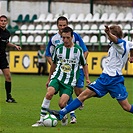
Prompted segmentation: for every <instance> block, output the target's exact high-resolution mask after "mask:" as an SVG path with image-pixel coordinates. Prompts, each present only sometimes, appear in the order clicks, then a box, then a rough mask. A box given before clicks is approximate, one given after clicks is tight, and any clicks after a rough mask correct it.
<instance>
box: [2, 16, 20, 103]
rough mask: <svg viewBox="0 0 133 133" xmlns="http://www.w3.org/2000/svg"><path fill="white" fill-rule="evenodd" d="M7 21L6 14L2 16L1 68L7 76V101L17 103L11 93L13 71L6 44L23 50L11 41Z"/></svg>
mask: <svg viewBox="0 0 133 133" xmlns="http://www.w3.org/2000/svg"><path fill="white" fill-rule="evenodd" d="M7 23H8V19H7V17H6V16H5V15H2V16H0V69H1V70H2V72H3V74H4V77H5V89H6V102H8V103H16V101H15V99H14V98H12V95H11V73H10V69H9V64H8V61H7V59H6V51H5V50H6V46H9V47H14V48H16V49H17V50H21V47H20V46H17V45H15V44H11V43H10V42H9V37H10V32H9V31H8V30H7V29H6V25H7Z"/></svg>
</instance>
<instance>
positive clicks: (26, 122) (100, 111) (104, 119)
mask: <svg viewBox="0 0 133 133" xmlns="http://www.w3.org/2000/svg"><path fill="white" fill-rule="evenodd" d="M47 77H48V76H38V75H23V74H12V95H13V97H14V98H15V99H16V101H17V102H18V103H16V104H9V103H6V102H5V89H4V83H5V81H4V76H3V75H0V133H133V115H132V114H130V113H127V112H125V111H123V110H122V108H121V107H120V106H119V105H118V103H117V101H116V100H115V99H112V98H111V97H110V95H109V94H108V95H106V96H105V97H103V98H101V99H98V98H91V99H89V100H86V101H85V103H84V104H85V106H84V109H83V110H82V111H80V110H78V109H77V110H76V116H77V123H76V124H73V125H72V124H68V125H67V126H61V124H60V121H58V125H57V126H56V127H52V128H50V127H37V128H35V127H34V128H33V127H31V125H32V124H34V123H35V122H36V121H37V120H38V119H39V114H40V108H41V104H42V100H43V97H44V96H45V93H46V87H45V83H46V81H47ZM96 78H97V76H90V79H91V81H94V80H95V79H96ZM125 86H126V87H127V91H128V93H129V96H128V100H129V102H130V103H133V77H125ZM74 98H75V95H74ZM58 100H59V96H58V94H57V95H55V96H54V97H53V99H52V101H51V105H50V108H51V109H57V110H58V109H59V107H58ZM69 118H70V117H69Z"/></svg>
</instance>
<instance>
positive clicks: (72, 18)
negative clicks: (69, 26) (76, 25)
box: [68, 13, 77, 22]
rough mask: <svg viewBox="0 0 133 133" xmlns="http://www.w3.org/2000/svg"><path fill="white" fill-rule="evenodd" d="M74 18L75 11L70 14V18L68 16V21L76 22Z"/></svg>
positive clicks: (75, 17) (75, 16)
mask: <svg viewBox="0 0 133 133" xmlns="http://www.w3.org/2000/svg"><path fill="white" fill-rule="evenodd" d="M76 19H77V15H76V14H75V13H73V14H71V15H70V18H69V20H68V21H69V22H76Z"/></svg>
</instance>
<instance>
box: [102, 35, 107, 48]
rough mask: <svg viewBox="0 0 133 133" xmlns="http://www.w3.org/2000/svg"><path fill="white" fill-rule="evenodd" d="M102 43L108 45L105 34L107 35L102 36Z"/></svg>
mask: <svg viewBox="0 0 133 133" xmlns="http://www.w3.org/2000/svg"><path fill="white" fill-rule="evenodd" d="M100 43H101V45H103V46H106V45H108V43H107V41H106V36H105V35H102V36H100Z"/></svg>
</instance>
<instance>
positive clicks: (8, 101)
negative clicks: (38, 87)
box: [6, 97, 17, 103]
mask: <svg viewBox="0 0 133 133" xmlns="http://www.w3.org/2000/svg"><path fill="white" fill-rule="evenodd" d="M6 102H7V103H17V102H16V101H15V99H14V98H12V97H11V98H9V99H7V100H6Z"/></svg>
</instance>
